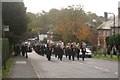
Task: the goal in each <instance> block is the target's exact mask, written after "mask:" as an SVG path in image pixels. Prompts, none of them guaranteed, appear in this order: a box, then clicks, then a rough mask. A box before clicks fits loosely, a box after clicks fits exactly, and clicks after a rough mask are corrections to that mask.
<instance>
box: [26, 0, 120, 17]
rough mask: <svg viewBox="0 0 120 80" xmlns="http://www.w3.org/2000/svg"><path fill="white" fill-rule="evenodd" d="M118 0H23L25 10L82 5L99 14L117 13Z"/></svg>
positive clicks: (46, 9)
mask: <svg viewBox="0 0 120 80" xmlns="http://www.w3.org/2000/svg"><path fill="white" fill-rule="evenodd" d="M119 1H120V0H24V3H25V6H26V7H27V12H32V13H37V12H42V10H44V11H46V12H48V11H49V10H50V9H52V8H56V9H61V8H66V7H67V6H68V5H78V4H81V5H83V9H84V10H85V11H86V12H88V11H91V12H93V13H96V14H97V15H99V16H103V15H104V12H112V13H114V14H116V15H117V14H118V2H119Z"/></svg>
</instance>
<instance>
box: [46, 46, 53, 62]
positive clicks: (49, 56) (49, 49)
mask: <svg viewBox="0 0 120 80" xmlns="http://www.w3.org/2000/svg"><path fill="white" fill-rule="evenodd" d="M51 52H52V51H51V48H50V45H49V44H47V48H46V55H47V59H48V61H50V60H51Z"/></svg>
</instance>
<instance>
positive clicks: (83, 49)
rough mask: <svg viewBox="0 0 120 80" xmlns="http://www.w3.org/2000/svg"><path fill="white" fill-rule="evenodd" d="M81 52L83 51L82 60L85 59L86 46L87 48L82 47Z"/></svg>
mask: <svg viewBox="0 0 120 80" xmlns="http://www.w3.org/2000/svg"><path fill="white" fill-rule="evenodd" d="M81 52H82V60H83V61H84V58H85V53H86V48H85V47H82V48H81Z"/></svg>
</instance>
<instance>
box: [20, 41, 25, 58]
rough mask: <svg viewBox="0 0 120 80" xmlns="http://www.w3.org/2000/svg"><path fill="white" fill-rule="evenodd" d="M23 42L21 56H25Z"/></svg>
mask: <svg viewBox="0 0 120 80" xmlns="http://www.w3.org/2000/svg"><path fill="white" fill-rule="evenodd" d="M24 46H25V44H24V43H22V45H21V51H22V56H25V49H24Z"/></svg>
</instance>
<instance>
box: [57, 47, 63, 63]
mask: <svg viewBox="0 0 120 80" xmlns="http://www.w3.org/2000/svg"><path fill="white" fill-rule="evenodd" d="M62 58H63V49H62V48H61V46H60V45H59V47H58V59H60V60H61V61H62Z"/></svg>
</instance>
